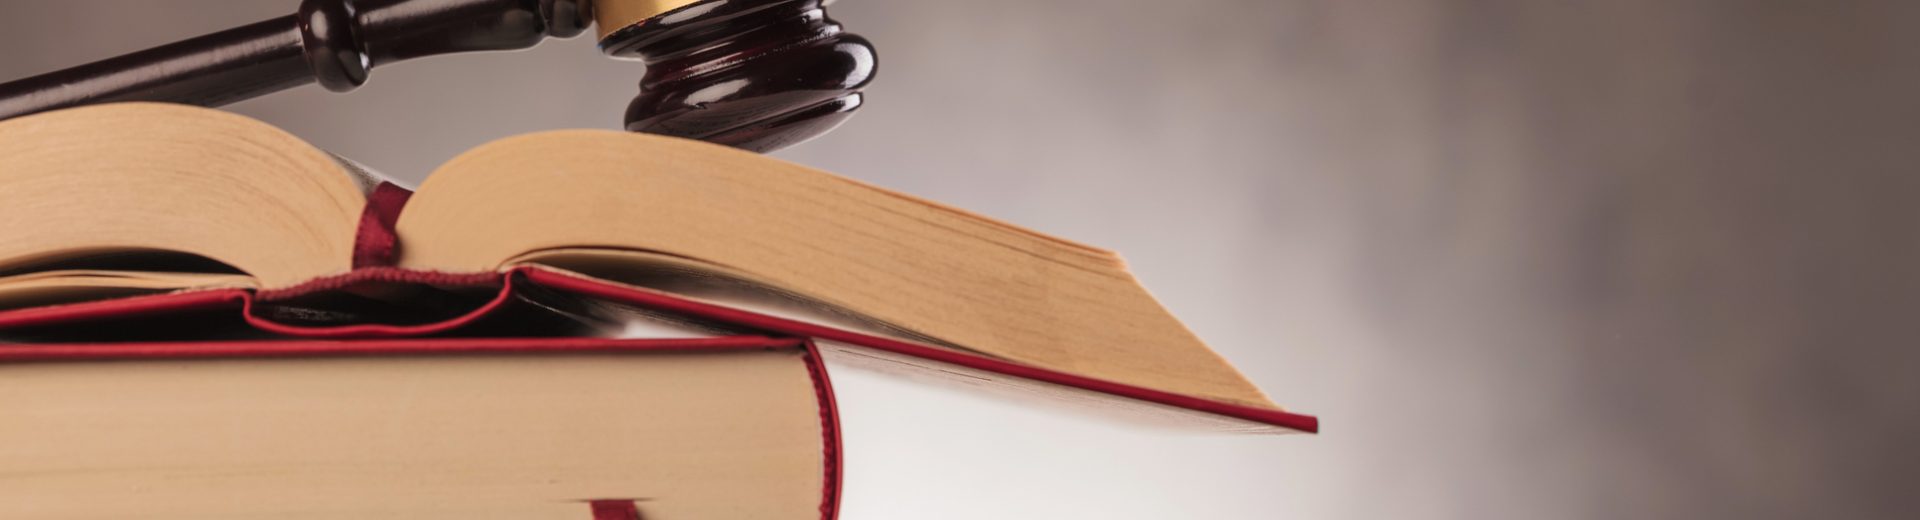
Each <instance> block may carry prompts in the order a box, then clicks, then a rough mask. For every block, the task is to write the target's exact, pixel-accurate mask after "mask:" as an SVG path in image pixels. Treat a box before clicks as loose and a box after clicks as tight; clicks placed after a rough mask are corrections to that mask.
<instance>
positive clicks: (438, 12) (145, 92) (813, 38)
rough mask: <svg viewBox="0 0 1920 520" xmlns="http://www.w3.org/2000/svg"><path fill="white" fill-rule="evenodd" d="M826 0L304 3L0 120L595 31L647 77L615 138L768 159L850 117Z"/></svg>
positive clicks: (836, 28) (25, 96)
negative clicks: (644, 137) (636, 135)
mask: <svg viewBox="0 0 1920 520" xmlns="http://www.w3.org/2000/svg"><path fill="white" fill-rule="evenodd" d="M822 3H823V2H822V0H304V1H302V2H301V3H300V7H299V10H298V12H297V13H296V14H293V15H290V16H285V17H280V18H275V19H272V20H267V21H263V22H259V23H254V24H251V25H246V26H242V27H237V28H234V29H229V30H226V31H221V32H217V33H213V34H208V35H205V36H201V37H198V38H193V39H189V40H184V41H180V42H175V43H171V44H167V45H163V46H160V47H155V48H152V49H148V50H145V51H140V52H135V53H132V54H127V55H124V56H119V57H115V58H110V59H106V60H102V61H98V62H94V63H89V64H86V65H81V66H78V67H73V68H70V69H66V70H61V71H57V72H52V73H48V74H44V75H40V76H35V77H31V78H26V79H22V80H18V81H13V82H9V83H0V119H6V118H11V117H16V116H22V115H26V114H32V113H36V112H43V111H47V110H54V109H58V108H65V107H71V106H78V105H86V104H93V103H106V102H115V101H166V102H174V103H188V104H194V105H201V106H218V105H223V104H227V103H232V102H235V101H240V100H243V99H247V98H252V97H256V96H260V95H262V94H267V93H270V92H275V91H280V90H285V89H288V88H293V87H296V86H300V85H304V84H307V83H313V82H317V83H319V84H320V86H322V87H325V88H326V89H328V90H332V91H335V92H346V91H349V90H353V89H354V88H355V87H358V86H360V85H361V84H363V83H365V82H366V81H367V76H368V73H369V72H370V71H371V70H372V69H373V68H374V67H377V66H380V65H385V64H388V63H393V62H397V61H402V60H407V59H411V58H419V57H424V56H433V55H439V54H449V53H456V52H469V51H489V50H512V49H524V48H528V47H532V46H533V45H534V44H537V43H539V42H540V41H541V40H543V39H545V38H547V37H549V36H552V37H559V38H567V37H572V36H575V35H578V34H580V33H581V32H583V31H585V30H586V29H587V28H588V26H590V25H595V24H597V25H598V28H599V36H600V49H601V50H602V51H603V52H605V53H606V54H608V55H611V56H615V57H623V58H638V59H640V60H641V61H643V62H644V63H645V64H646V72H645V74H644V75H643V76H642V77H641V80H640V94H639V95H638V96H636V97H634V99H633V102H632V103H631V104H629V105H628V106H627V112H626V128H627V129H628V130H632V131H635V132H647V133H655V134H665V135H672V136H678V137H687V138H693V139H700V140H705V141H709V142H714V143H719V144H725V145H729V146H734V147H738V148H744V149H748V150H754V151H760V152H764V151H770V150H775V149H779V148H783V147H786V146H788V145H792V144H795V143H798V142H801V141H805V140H807V139H811V138H813V137H815V136H818V135H820V134H824V133H826V132H827V131H830V130H832V129H833V128H834V127H836V126H839V124H840V123H841V122H843V121H845V120H846V119H847V117H848V116H851V115H852V114H853V111H854V110H855V109H857V108H859V107H860V103H861V94H860V91H861V89H863V88H865V87H866V85H867V84H868V82H870V81H871V80H872V78H873V73H874V67H875V62H874V52H873V45H872V44H870V43H868V42H867V40H866V39H865V38H861V37H860V36H858V35H854V34H851V33H847V32H844V31H842V30H841V28H840V24H838V23H836V22H834V21H833V20H832V19H830V18H828V17H827V15H826V12H825V10H824V9H823V8H822V5H821V4H822Z"/></svg>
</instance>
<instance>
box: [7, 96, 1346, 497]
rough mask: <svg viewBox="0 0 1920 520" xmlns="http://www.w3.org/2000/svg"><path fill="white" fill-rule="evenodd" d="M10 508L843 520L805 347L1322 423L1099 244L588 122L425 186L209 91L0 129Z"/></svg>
mask: <svg viewBox="0 0 1920 520" xmlns="http://www.w3.org/2000/svg"><path fill="white" fill-rule="evenodd" d="M0 341H4V342H5V344H0V417H4V419H3V420H0V518H10V519H11V518H144V519H160V520H171V519H199V518H262V517H274V518H359V519H365V518H395V519H401V518H404V519H456V518H458V519H467V518H517V519H518V518H525V519H545V518H553V519H586V518H593V519H607V520H613V519H636V518H648V519H655V520H657V519H675V518H696V519H697V518H832V517H833V516H834V515H835V512H836V510H837V504H838V503H839V501H840V472H839V462H840V459H841V456H842V453H843V451H844V450H843V448H842V447H841V446H840V441H839V431H838V426H837V424H838V420H837V417H838V415H837V414H838V411H837V410H836V409H835V407H834V399H833V392H832V387H831V385H830V383H829V380H828V377H827V369H826V367H827V364H825V363H823V361H825V362H832V364H833V365H834V366H836V367H841V366H848V367H870V368H875V369H880V370H888V371H896V372H902V373H906V374H911V375H923V376H928V377H929V378H931V379H932V380H937V381H948V382H957V383H960V384H964V385H968V386H971V387H976V388H979V389H981V390H988V391H996V392H1002V393H1012V394H1016V395H1021V396H1026V397H1031V398H1036V399H1047V400H1056V401H1063V402H1067V403H1072V404H1076V405H1082V406H1085V407H1088V408H1090V409H1094V410H1099V411H1102V412H1113V413H1118V414H1120V415H1123V416H1126V417H1129V418H1132V419H1138V420H1148V421H1156V422H1175V423H1179V424H1187V425H1197V426H1201V427H1207V428H1214V429H1230V430H1240V431H1252V432H1313V431H1316V430H1317V429H1318V423H1317V421H1316V420H1315V419H1314V418H1312V417H1310V416H1305V415H1299V414H1295V413H1290V412H1287V411H1284V410H1282V409H1281V408H1280V407H1279V406H1277V405H1275V404H1274V403H1273V402H1272V401H1270V400H1269V399H1268V398H1267V397H1266V396H1265V395H1263V394H1262V393H1261V392H1260V391H1259V390H1258V389H1257V388H1255V387H1254V386H1253V385H1252V384H1251V383H1249V382H1248V381H1247V380H1246V379H1245V378H1244V377H1242V376H1241V375H1240V374H1239V373H1238V372H1237V371H1235V370H1234V368H1233V367H1232V366H1230V365H1228V364H1227V363H1226V361H1224V360H1223V359H1221V358H1220V356H1218V355H1217V354H1215V353H1214V352H1213V351H1212V350H1210V349H1209V348H1208V347H1207V346H1206V345H1205V344H1203V343H1201V342H1200V341H1199V340H1198V339H1197V338H1196V337H1195V336H1194V335H1193V334H1192V333H1191V332H1189V331H1188V330H1187V329H1186V328H1185V327H1184V326H1183V325H1181V323H1180V322H1179V321H1178V320H1176V319H1175V318H1174V317H1173V316H1172V315H1171V314H1169V313H1168V312H1167V311H1166V310H1165V309H1164V308H1163V307H1162V306H1161V305H1160V304H1159V303H1158V302H1156V301H1155V300H1154V299H1153V298H1152V297H1151V296H1150V295H1149V294H1148V293H1147V292H1146V290H1145V289H1143V288H1142V287H1141V285H1140V284H1139V283H1138V282H1137V281H1136V280H1135V279H1134V278H1133V276H1132V275H1130V274H1129V273H1128V272H1127V271H1126V269H1125V265H1124V264H1123V263H1122V262H1121V260H1120V259H1119V257H1118V256H1116V255H1115V254H1113V253H1111V252H1108V251H1104V250H1100V249H1097V248H1093V247H1088V246H1085V245H1081V244H1077V243H1073V242H1069V241H1066V240H1061V239H1058V238H1054V237H1050V236H1046V235H1042V234H1040V233H1036V232H1033V231H1029V230H1025V229H1021V228H1019V227H1015V226H1012V225H1009V224H1005V223H1002V222H997V221H994V220H991V219H988V218H985V217H981V216H979V215H975V214H971V213H968V212H965V211H962V210H959V209H954V208H951V207H947V206H942V205H940V204H937V203H934V202H930V201H926V200H922V199H917V198H914V197H910V196H907V195H902V194H899V193H894V192H890V191H886V190H883V189H880V188H877V187H874V186H870V185H866V184H862V183H859V182H856V181H852V180H849V179H845V178H841V177H837V176H834V175H831V174H828V173H825V172H820V171H816V170H812V169H808V168H805V167H801V166H797V165H793V164H789V163H785V162H782V161H779V160H776V159H771V158H767V157H763V156H759V155H755V154H751V153H747V152H742V151H738V150H733V149H729V148H725V147H720V146H715V145H709V144H705V143H700V142H694V141H687V140H679V139H673V138H664V137H657V136H648V135H639V134H631V133H622V132H611V131H587V130H580V131H556V132H545V133H537V134H531V135H523V136H518V137H512V138H508V139H504V140H501V141H497V142H494V143H491V144H487V145H484V146H481V147H479V148H476V149H473V150H471V151H468V152H466V153H465V154H463V155H461V156H459V157H458V158H455V159H453V160H452V161H450V162H448V163H446V164H445V165H444V166H442V167H440V168H439V169H438V170H437V171H435V172H434V173H433V174H432V175H431V176H429V177H428V179H427V181H426V182H425V183H424V184H423V185H421V186H420V187H419V189H417V190H408V189H404V188H401V187H398V186H396V185H394V184H392V183H387V182H382V181H381V180H380V179H379V178H377V176H375V175H372V174H368V173H366V171H365V170H364V169H362V168H360V167H358V166H356V165H355V164H353V163H352V162H351V161H347V160H344V159H341V158H338V157H335V156H333V155H330V154H328V153H326V152H323V151H321V150H319V149H316V148H314V147H313V146H311V145H308V144H306V143H304V142H302V141H300V140H299V139H297V138H295V137H293V136H291V135H288V134H287V133H285V132H283V131H280V130H278V129H276V128H273V127H271V126H268V125H266V124H264V123H260V122H257V121H254V120H251V119H247V118H244V117H241V116H237V115H233V114H229V113H225V112H220V111H216V110H209V109H202V108H192V107H184V106H175V105H162V104H144V103H134V104H111V105H101V106H94V107H85V108H76V109H68V110H62V111H56V112H49V113H44V114H39V115H34V116H28V117H23V118H18V119H13V120H8V121H3V122H0Z"/></svg>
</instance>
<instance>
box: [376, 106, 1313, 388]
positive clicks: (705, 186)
mask: <svg viewBox="0 0 1920 520" xmlns="http://www.w3.org/2000/svg"><path fill="white" fill-rule="evenodd" d="M398 231H399V235H400V237H401V240H400V241H401V243H402V244H404V246H403V249H402V257H401V260H400V265H401V266H402V267H407V268H414V269H425V270H441V271H453V272H463V271H475V270H492V269H498V268H500V267H501V266H503V265H506V264H509V263H511V262H513V261H514V260H516V259H518V258H522V257H526V256H527V255H529V254H537V253H539V252H543V251H552V250H560V249H573V250H576V251H577V250H579V249H581V248H601V249H609V250H616V251H617V250H637V251H643V252H647V253H651V254H655V255H664V256H669V257H678V258H683V259H687V260H689V261H690V262H695V263H699V264H703V265H706V266H710V267H711V268H712V269H714V270H720V271H724V272H728V273H734V274H736V275H737V276H740V277H743V278H747V279H749V280H751V281H752V282H754V283H756V284H760V285H765V286H769V287H774V288H778V289H780V290H783V291H787V292H791V293H794V294H798V295H803V296H805V297H807V298H810V299H812V300H816V301H819V302H821V303H824V304H826V305H829V306H832V307H834V308H837V309H842V310H845V311H847V312H850V313H852V314H856V315H859V316H864V317H868V318H871V319H872V320H875V321H879V322H883V323H886V324H888V325H891V326H894V327H897V328H900V329H905V330H910V331H913V332H915V333H918V334H921V335H924V336H927V337H930V338H933V339H936V340H939V341H941V342H944V343H946V344H951V345H958V346H961V347H962V348H965V349H967V350H970V351H974V352H977V353H980V354H984V355H987V356H992V357H997V358H1001V359H1006V360H1010V361H1015V362H1020V363H1026V364H1031V365H1034V366H1039V367H1044V368H1049V369H1053V370H1058V371H1062V372H1069V373H1075V374H1080V375H1084V376H1087V377H1093V378H1098V379H1105V380H1110V381H1115V382H1119V383H1124V384H1130V385H1136V386H1141V387H1146V388H1152V389H1157V390H1162V391H1167V392H1174V393H1180V394H1186V395H1193V396H1198V397H1203V398H1208V399H1213V400H1218V401H1223V402H1229V403H1236V404H1241V405H1247V406H1256V407H1263V408H1277V407H1276V406H1275V405H1273V403H1272V402H1271V401H1269V400H1267V398H1266V397H1265V396H1264V395H1262V394H1261V393H1260V391H1259V390H1258V389H1256V388H1254V386H1253V385H1252V384H1250V383H1249V382H1248V381H1247V380H1246V379H1245V378H1243V377H1242V376H1240V374H1239V373H1238V372H1236V371H1235V370H1234V369H1233V368H1232V367H1231V366H1229V365H1228V364H1227V363H1226V362H1225V361H1224V360H1223V359H1221V358H1220V357H1219V356H1218V355H1217V354H1215V353H1214V352H1213V351H1212V350H1211V349H1209V348H1207V346H1206V345H1205V344H1203V343H1201V342H1200V341H1199V339H1198V338H1196V337H1195V336H1194V335H1193V334H1192V333H1191V332H1189V331H1188V330H1187V329H1186V328H1185V327H1184V326H1183V325H1182V324H1181V323H1180V322H1179V321H1178V320H1176V319H1174V317H1173V316H1172V315H1171V314H1169V313H1168V312H1167V311H1166V310H1165V309H1164V308H1162V307H1161V306H1160V304H1159V303H1158V302H1156V301H1155V300H1154V299H1153V298H1152V296H1150V295H1148V294H1147V292H1146V291H1145V289H1143V288H1142V287H1141V286H1140V284H1139V283H1138V282H1136V281H1135V280H1134V278H1133V277H1132V275H1131V274H1129V273H1128V272H1127V271H1126V270H1125V268H1124V266H1123V264H1122V262H1121V261H1120V259H1119V257H1118V256H1117V255H1114V254H1113V253H1111V252H1108V251H1104V250H1100V249H1097V248H1093V247H1089V246H1084V245H1080V244H1076V243H1072V242H1069V241H1065V240H1061V239H1057V238H1053V237H1049V236H1046V235H1042V234H1039V233H1036V232H1032V231H1028V230H1025V229H1021V228H1019V227H1016V226H1012V225H1009V224H1005V223H1001V222H998V221H994V220H991V219H988V218H984V217H981V216H978V215H974V214H971V213H967V212H964V211H961V210H957V209H953V208H949V207H946V206H942V205H939V204H936V203H933V202H929V201H925V200H921V199H918V198H914V197H910V196H907V195H902V194H899V193H894V192H890V191H886V190H884V189H880V188H877V187H874V186H871V185H867V184H863V183H859V182H856V181H852V180H849V179H846V178H843V177H839V176H835V175H832V174H829V173H826V172H821V171H818V170H813V169H810V168H805V167H802V166H798V165H794V164H791V163H787V162H784V161H779V160H776V159H771V158H767V157H764V156H760V155H756V154H752V153H749V152H744V151H740V150H735V149H731V148H726V147H722V146H717V145H711V144H707V143H700V142H695V141H688V140H683V139H673V138H667V137H659V136H649V135H642V134H632V133H625V132H613V131H592V130H573V131H555V132H545V133H539V134H531V135H524V136H519V137H512V138H508V139H504V140H501V141H496V142H494V143H491V144H488V145H484V146H481V147H479V148H476V149H474V150H472V151H469V152H467V153H465V154H463V155H461V156H460V157H457V158H455V159H454V160H452V161H450V162H448V163H447V164H446V165H445V166H443V167H441V168H440V169H439V170H438V171H436V172H434V174H433V175H431V176H429V177H428V180H427V181H426V182H425V183H424V184H423V185H422V186H421V187H420V190H419V192H418V193H417V194H416V195H415V196H414V197H413V199H412V200H411V201H410V202H408V205H407V209H406V211H405V212H404V213H403V214H402V215H401V217H400V220H399V224H398ZM599 263H600V264H602V265H609V266H611V268H609V269H606V270H601V271H598V272H591V273H587V274H592V275H596V276H603V277H608V278H611V279H616V280H617V279H619V278H620V272H619V271H620V269H619V266H618V264H619V262H617V261H614V262H599ZM575 267H578V266H577V265H576V266H575Z"/></svg>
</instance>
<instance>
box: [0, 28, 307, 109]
mask: <svg viewBox="0 0 1920 520" xmlns="http://www.w3.org/2000/svg"><path fill="white" fill-rule="evenodd" d="M303 52H304V48H303V46H302V45H301V38H300V28H299V22H298V21H297V20H296V19H295V17H294V16H286V17H281V18H275V19H272V20H267V21H264V22H260V23H255V24H251V25H247V26H244V27H238V28H234V29H229V30H226V31H221V32H217V33H213V34H209V35H206V36H201V37H198V38H194V39H190V40H185V41H180V42H176V43H172V44H168V45H163V46H160V47H155V48H152V49H147V50H144V51H140V52H136V53H133V54H127V55H124V56H119V57H115V58H110V59H107V60H103V61H97V62H93V63H88V64H86V65H81V66H78V67H74V68H70V69H66V70H61V71H58V72H53V73H49V74H44V75H40V76H34V77H31V78H27V79H22V80H19V81H14V82H10V83H4V84H0V119H6V118H12V117H16V116H23V115H27V114H32V113H36V112H44V111H48V110H55V109H60V108H67V107H71V106H78V105H85V104H92V103H110V102H115V101H169V102H174V103H187V104H193V105H200V106H218V105H224V104H227V103H232V102H235V101H240V100H243V99H247V98H251V97H255V96H259V95H262V94H267V93H270V92H276V91H280V90H285V89H289V88H293V87H297V86H300V85H305V84H307V83H312V82H313V81H314V74H313V72H312V71H310V70H308V68H307V62H306V59H305V56H304V54H303Z"/></svg>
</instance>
